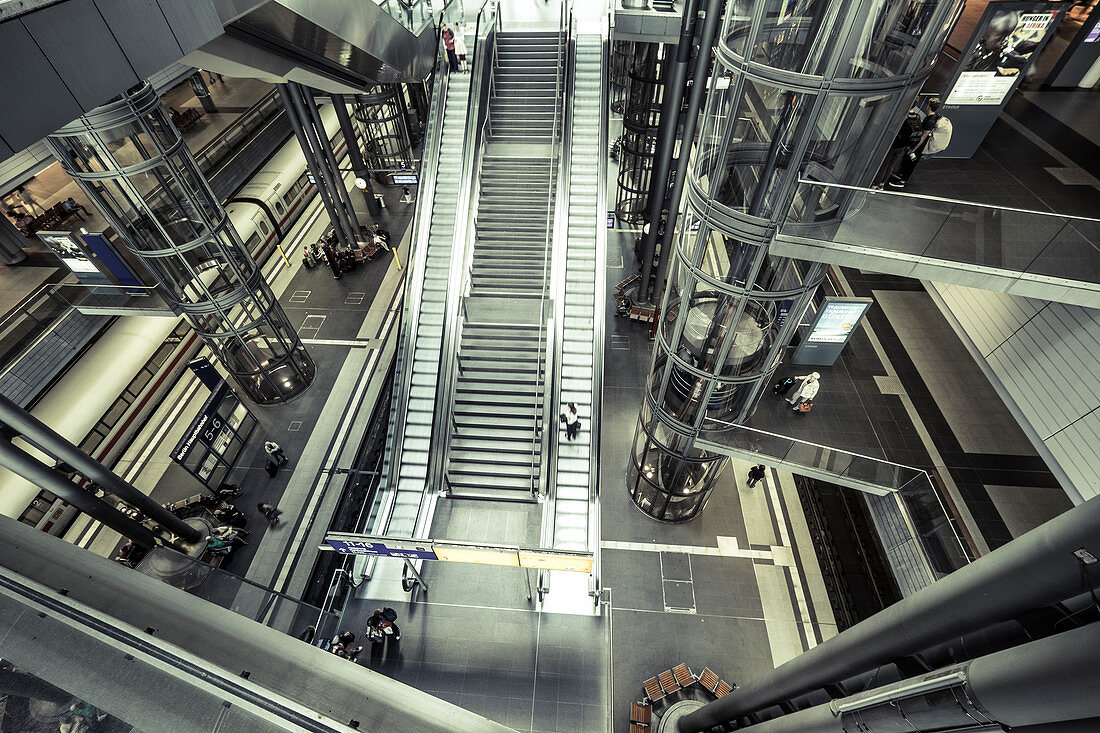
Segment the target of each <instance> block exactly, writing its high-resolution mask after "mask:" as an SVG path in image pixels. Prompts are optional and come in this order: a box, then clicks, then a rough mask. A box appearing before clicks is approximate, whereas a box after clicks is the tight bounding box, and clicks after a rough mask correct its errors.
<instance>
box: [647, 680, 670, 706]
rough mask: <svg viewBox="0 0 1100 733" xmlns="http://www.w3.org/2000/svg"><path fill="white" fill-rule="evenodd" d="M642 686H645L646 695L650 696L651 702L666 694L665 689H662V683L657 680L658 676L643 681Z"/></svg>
mask: <svg viewBox="0 0 1100 733" xmlns="http://www.w3.org/2000/svg"><path fill="white" fill-rule="evenodd" d="M642 687H644V688H645V696H646V697H647V698H649V701H650V702H657V701H658V700H660V699H661V698H662V697H664V696H665V691H664V690H662V689H661V683H660V682H658V681H657V678H656V677H650V678H649V679H648V680H646V681H645V682H643V683H642Z"/></svg>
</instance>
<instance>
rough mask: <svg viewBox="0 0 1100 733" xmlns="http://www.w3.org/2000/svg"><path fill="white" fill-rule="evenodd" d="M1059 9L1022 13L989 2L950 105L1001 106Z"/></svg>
mask: <svg viewBox="0 0 1100 733" xmlns="http://www.w3.org/2000/svg"><path fill="white" fill-rule="evenodd" d="M1059 14H1060V10H1045V11H1041V12H1031V13H1029V12H1024V11H1021V10H1018V9H1013V8H1011V7H1007V8H1006V7H998V4H997V3H990V5H989V7H988V8H987V9H986V14H985V17H984V18H983V19H982V21H983V22H982V23H981V25H979V27H978V31H977V32H976V33H975V35H976V36H977V35H978V34H979V33H980V37H978V39H977V41H976V42H974V43H972V45H971V46H970V52H969V54H967V56H966V57H965V59H964V61H963V65H962V71H961V72H960V73H959V77H958V79H957V80H956V81H955V85H954V87H952V89H951V94H950V96H948V98H947V104H948V105H949V106H950V105H967V104H983V105H1000V104H1002V103H1003V102H1004V101H1005V100H1006V99H1007V97H1008V95H1009V93H1011V92H1012V90H1013V89H1014V88H1015V86H1016V82H1017V81H1018V80H1019V79H1020V78H1021V77H1022V76H1023V75H1024V74H1026V72H1027V69H1028V68H1030V66H1031V63H1032V61H1033V60H1034V57H1035V54H1036V51H1037V50H1038V49H1039V48H1040V47H1041V46H1042V45H1043V42H1044V41H1045V40H1046V37H1047V32H1048V31H1050V30H1052V29H1053V28H1054V26H1055V23H1056V21H1057V20H1058V16H1059Z"/></svg>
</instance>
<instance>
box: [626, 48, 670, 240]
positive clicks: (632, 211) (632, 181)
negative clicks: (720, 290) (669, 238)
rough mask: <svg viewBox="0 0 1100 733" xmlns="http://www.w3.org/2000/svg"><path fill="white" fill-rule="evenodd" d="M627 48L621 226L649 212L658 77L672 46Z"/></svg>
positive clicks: (657, 127)
mask: <svg viewBox="0 0 1100 733" xmlns="http://www.w3.org/2000/svg"><path fill="white" fill-rule="evenodd" d="M630 46H631V58H630V69H629V71H628V72H627V79H628V84H629V93H628V94H627V95H626V99H625V101H624V108H623V135H622V144H621V145H620V148H619V173H618V176H617V178H616V183H617V186H616V191H615V216H616V217H618V219H619V221H621V222H623V223H624V224H632V225H639V224H642V223H644V222H645V216H646V210H647V209H648V205H647V203H646V202H647V201H648V200H649V190H650V187H651V181H652V180H653V156H654V152H655V150H656V148H657V135H658V132H659V131H660V126H661V105H660V99H661V92H662V89H663V86H662V84H661V78H662V76H663V75H665V74H666V73H667V72H666V63H667V62H668V59H667V55H668V52H669V50H670V49H671V46H663V45H662V44H659V43H646V42H645V41H637V42H630ZM662 50H663V51H664V54H665V57H662ZM638 255H639V256H640V255H641V252H640V251H639V252H638Z"/></svg>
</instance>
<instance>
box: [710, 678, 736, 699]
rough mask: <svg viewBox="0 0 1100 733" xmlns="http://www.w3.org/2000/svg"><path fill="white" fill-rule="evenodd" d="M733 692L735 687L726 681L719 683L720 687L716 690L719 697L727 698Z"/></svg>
mask: <svg viewBox="0 0 1100 733" xmlns="http://www.w3.org/2000/svg"><path fill="white" fill-rule="evenodd" d="M732 691H733V687H731V686H730V684H729V683H728V682H726V681H725V680H719V681H718V687H717V688H715V690H714V694H715V696H717V697H725V696H726V695H728V694H730V693H731V692H732Z"/></svg>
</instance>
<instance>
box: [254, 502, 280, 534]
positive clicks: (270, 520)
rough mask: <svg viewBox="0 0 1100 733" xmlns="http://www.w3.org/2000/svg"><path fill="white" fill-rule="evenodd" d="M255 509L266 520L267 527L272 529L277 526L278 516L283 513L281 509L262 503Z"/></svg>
mask: <svg viewBox="0 0 1100 733" xmlns="http://www.w3.org/2000/svg"><path fill="white" fill-rule="evenodd" d="M256 509H258V510H259V512H260V514H263V515H264V518H266V519H267V524H268V526H270V527H271V528H272V529H274V528H275V527H278V526H279V515H280V514H282V513H283V510H282V509H280V508H279V507H277V506H275V505H274V504H268V503H266V502H262V501H261V502H260V503H259V504H257V505H256Z"/></svg>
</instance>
